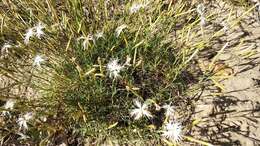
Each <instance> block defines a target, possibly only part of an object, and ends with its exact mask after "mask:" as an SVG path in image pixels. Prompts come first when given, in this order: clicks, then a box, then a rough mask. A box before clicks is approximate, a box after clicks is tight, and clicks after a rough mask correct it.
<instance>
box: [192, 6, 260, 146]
mask: <svg viewBox="0 0 260 146" xmlns="http://www.w3.org/2000/svg"><path fill="white" fill-rule="evenodd" d="M220 7H222V8H224V7H228V6H224V5H222V6H220ZM214 9H216V8H214ZM236 13H238V15H239V14H241V13H243V10H237V12H236ZM222 15H223V18H225V13H222ZM220 19H222V18H220ZM231 19H232V18H231ZM216 23H217V22H216ZM221 41H222V42H223V43H222V44H221V43H220V45H218V46H221V45H222V46H223V45H224V43H225V42H229V46H228V47H227V48H226V49H225V50H224V52H223V53H222V54H221V55H220V56H219V58H218V59H219V60H218V61H220V62H222V63H223V64H225V66H228V68H230V69H232V73H231V75H230V76H228V78H227V79H222V80H220V83H221V84H222V85H223V87H224V90H222V91H220V92H216V91H215V90H213V89H214V88H212V89H210V88H208V89H206V90H205V91H204V92H203V95H202V96H201V97H200V99H199V101H198V102H197V103H196V109H195V114H194V118H195V119H202V121H201V122H200V123H199V124H198V125H197V126H196V128H194V129H193V130H194V131H193V133H194V135H199V136H198V137H199V138H200V139H203V140H205V141H208V142H211V143H212V144H214V145H221V146H259V145H260V123H259V122H260V66H259V63H260V20H258V17H257V14H256V12H254V13H253V12H252V13H250V14H249V15H248V16H247V17H245V18H244V19H242V22H241V23H239V25H238V26H237V27H235V28H234V29H229V30H227V32H226V35H225V36H224V37H222V39H221ZM241 41H243V42H244V43H243V44H240V42H241ZM239 44H240V45H239ZM215 49H216V50H219V49H217V48H215ZM250 53H251V54H250Z"/></svg>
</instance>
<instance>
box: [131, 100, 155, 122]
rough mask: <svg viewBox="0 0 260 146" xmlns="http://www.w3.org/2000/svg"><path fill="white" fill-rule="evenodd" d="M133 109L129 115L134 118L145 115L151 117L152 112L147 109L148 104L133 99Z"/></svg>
mask: <svg viewBox="0 0 260 146" xmlns="http://www.w3.org/2000/svg"><path fill="white" fill-rule="evenodd" d="M134 105H135V106H136V108H135V109H132V110H131V112H130V115H131V116H132V117H134V120H139V119H140V118H141V117H147V118H148V119H150V118H152V117H153V116H152V114H151V113H150V112H149V111H148V104H146V103H143V104H142V103H141V102H140V101H138V100H135V101H134Z"/></svg>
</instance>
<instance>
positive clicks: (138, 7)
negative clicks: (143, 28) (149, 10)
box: [129, 3, 145, 14]
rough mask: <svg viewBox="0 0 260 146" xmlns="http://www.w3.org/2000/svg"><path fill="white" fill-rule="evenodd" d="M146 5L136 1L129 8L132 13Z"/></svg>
mask: <svg viewBox="0 0 260 146" xmlns="http://www.w3.org/2000/svg"><path fill="white" fill-rule="evenodd" d="M144 7H145V5H143V4H137V3H134V4H133V5H132V6H131V7H130V8H129V11H130V14H133V13H136V12H138V11H139V10H140V9H141V8H144Z"/></svg>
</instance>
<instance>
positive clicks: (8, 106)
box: [2, 99, 15, 116]
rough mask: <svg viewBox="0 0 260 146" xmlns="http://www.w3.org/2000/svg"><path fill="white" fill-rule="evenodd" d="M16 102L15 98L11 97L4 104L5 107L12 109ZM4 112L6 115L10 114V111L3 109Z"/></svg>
mask: <svg viewBox="0 0 260 146" xmlns="http://www.w3.org/2000/svg"><path fill="white" fill-rule="evenodd" d="M14 104H15V100H13V99H9V100H7V101H6V103H5V105H4V109H9V110H12V109H14ZM2 114H3V115H4V116H5V115H7V114H9V112H8V111H3V112H2Z"/></svg>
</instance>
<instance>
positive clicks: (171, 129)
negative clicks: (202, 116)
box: [162, 121, 182, 143]
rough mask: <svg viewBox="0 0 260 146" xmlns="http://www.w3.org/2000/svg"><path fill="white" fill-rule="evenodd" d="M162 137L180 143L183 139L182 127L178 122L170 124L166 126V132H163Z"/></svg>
mask: <svg viewBox="0 0 260 146" xmlns="http://www.w3.org/2000/svg"><path fill="white" fill-rule="evenodd" d="M162 132H163V133H162V136H163V137H165V138H167V139H169V140H171V141H173V142H175V143H178V142H180V140H181V139H182V126H181V124H180V123H178V122H173V121H171V122H169V123H167V124H166V125H165V126H164V131H162Z"/></svg>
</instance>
